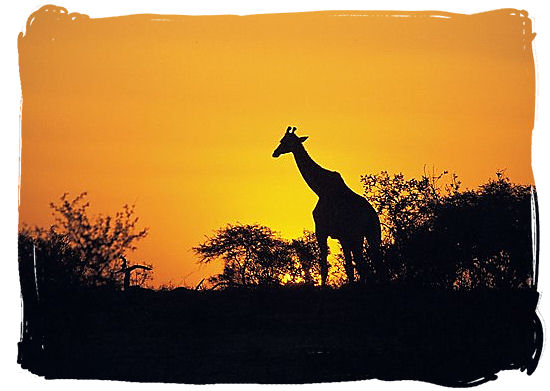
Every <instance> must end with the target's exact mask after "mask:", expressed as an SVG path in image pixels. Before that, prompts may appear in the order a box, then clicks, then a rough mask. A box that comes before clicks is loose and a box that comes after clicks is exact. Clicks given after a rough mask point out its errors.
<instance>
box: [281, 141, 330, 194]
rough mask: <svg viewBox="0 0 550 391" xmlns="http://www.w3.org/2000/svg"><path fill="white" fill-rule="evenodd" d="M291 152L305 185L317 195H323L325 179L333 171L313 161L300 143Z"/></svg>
mask: <svg viewBox="0 0 550 391" xmlns="http://www.w3.org/2000/svg"><path fill="white" fill-rule="evenodd" d="M292 154H293V155H294V160H295V161H296V165H297V166H298V170H300V174H302V177H303V178H304V180H305V181H306V183H307V185H308V186H309V187H310V188H311V190H313V192H314V193H315V194H317V195H318V196H319V197H321V196H323V195H324V193H325V192H326V191H327V190H328V189H326V184H327V181H328V180H329V178H330V176H331V175H334V174H335V173H333V172H332V171H329V170H327V169H324V168H323V167H321V166H320V165H318V164H317V163H315V162H314V161H313V159H312V158H311V157H310V156H309V154H308V153H307V151H306V149H305V148H304V146H303V145H300V146H299V147H298V148H297V149H296V150H295V151H293V152H292Z"/></svg>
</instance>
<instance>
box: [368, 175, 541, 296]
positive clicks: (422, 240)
mask: <svg viewBox="0 0 550 391" xmlns="http://www.w3.org/2000/svg"><path fill="white" fill-rule="evenodd" d="M449 175H450V174H448V173H447V172H444V173H443V174H441V175H437V176H436V175H432V176H428V175H426V174H425V175H423V176H422V178H421V179H420V180H418V179H414V178H413V179H410V180H406V179H405V178H404V177H403V175H402V174H397V175H394V176H390V175H388V174H387V173H386V172H382V173H380V174H378V175H366V176H363V177H362V178H361V180H362V182H363V186H364V189H365V193H364V195H365V196H366V197H367V199H368V200H369V201H370V202H371V203H372V204H373V206H374V207H375V208H376V209H377V211H378V213H379V214H380V216H381V220H382V224H383V228H384V232H385V238H384V241H383V251H384V253H385V260H386V264H387V266H388V267H389V269H390V270H391V275H392V277H393V279H394V280H398V281H407V282H413V283H415V284H423V285H432V286H439V287H447V288H450V287H453V288H476V287H491V288H495V287H501V288H505V287H507V288H508V287H514V288H523V287H530V286H532V283H533V264H534V262H533V261H534V257H533V249H532V232H531V225H532V216H531V199H532V193H531V192H532V191H533V192H534V189H533V190H532V188H531V187H530V186H524V185H517V184H513V183H511V182H510V180H509V179H508V178H507V177H506V176H504V174H503V173H502V172H498V173H497V178H496V179H491V180H489V181H488V182H487V183H485V184H483V185H481V186H479V187H478V188H477V189H475V190H465V191H461V189H460V182H459V181H458V180H457V177H456V176H455V175H452V176H450V178H449ZM445 179H447V181H446V183H445V182H444V180H445ZM442 182H443V183H442ZM533 196H534V195H533Z"/></svg>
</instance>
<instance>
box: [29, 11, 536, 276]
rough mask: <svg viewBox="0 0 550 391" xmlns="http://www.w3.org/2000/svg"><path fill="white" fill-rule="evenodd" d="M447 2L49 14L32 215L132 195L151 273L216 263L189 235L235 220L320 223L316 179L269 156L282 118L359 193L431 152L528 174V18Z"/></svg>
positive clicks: (35, 52) (470, 167)
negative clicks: (397, 8) (380, 7)
mask: <svg viewBox="0 0 550 391" xmlns="http://www.w3.org/2000/svg"><path fill="white" fill-rule="evenodd" d="M436 16H438V17H433V16H432V17H430V16H429V14H428V13H410V14H406V13H404V12H401V13H400V12H347V11H346V12H338V11H333V12H321V13H298V14H273V15H258V16H244V17H243V16H241V17H239V16H209V17H196V16H172V15H170V16H158V15H137V16H127V17H116V18H103V19H89V18H87V17H86V16H83V15H75V14H71V15H68V14H66V13H62V12H61V11H59V10H57V12H53V8H52V10H50V11H49V12H42V13H40V14H37V15H35V16H34V19H33V20H32V23H31V24H30V25H28V26H27V31H26V33H25V35H24V36H23V37H22V38H20V41H19V53H20V71H21V83H22V91H23V106H22V108H23V109H22V110H23V111H22V154H21V190H20V222H21V223H27V224H31V225H35V224H36V225H41V226H46V225H49V224H50V223H51V222H52V217H51V210H50V208H49V206H48V205H49V202H51V201H55V200H56V199H58V198H59V196H61V194H63V193H64V192H69V193H70V194H71V195H73V196H76V195H77V194H79V193H80V192H82V191H87V192H88V193H89V200H90V203H91V205H92V212H94V213H114V212H115V211H117V210H119V209H120V208H121V207H122V205H123V204H125V203H130V204H132V203H135V204H136V212H137V215H138V216H139V217H140V222H141V224H142V226H147V227H150V234H149V236H148V237H147V238H146V239H145V240H144V241H142V242H140V243H139V250H138V251H136V252H135V253H134V254H132V255H130V256H129V257H128V258H129V259H130V260H134V261H147V262H150V263H152V264H153V265H154V268H155V272H154V276H155V281H154V284H155V285H156V286H158V285H160V284H163V283H167V282H168V281H172V282H174V283H175V284H177V285H179V284H182V283H185V284H195V283H197V282H198V281H200V280H201V279H202V278H203V277H207V276H210V275H212V274H214V273H216V272H217V271H218V270H219V266H220V265H212V266H208V267H201V268H199V266H198V265H197V263H196V260H197V259H196V257H195V256H194V255H193V253H192V251H191V247H193V246H195V245H197V244H198V243H200V242H201V241H203V240H204V237H205V235H210V234H211V233H212V232H213V230H215V229H217V228H219V227H221V226H224V225H225V224H227V223H235V222H241V223H254V222H256V223H260V224H264V225H268V226H270V227H271V228H273V229H274V230H276V231H278V232H280V233H281V234H282V235H283V236H285V237H288V238H291V237H295V236H299V235H300V234H301V232H302V230H303V229H311V230H312V229H313V219H312V217H311V211H312V209H313V207H314V206H315V202H316V196H315V194H314V193H312V192H311V191H310V190H309V188H308V187H307V186H306V184H305V182H304V181H303V180H302V178H301V177H300V175H299V172H298V170H297V168H296V166H295V163H294V160H293V159H292V157H291V156H289V155H284V156H282V157H280V158H279V159H273V158H272V157H271V153H272V152H273V150H274V149H275V147H276V146H277V144H278V141H279V139H280V138H281V137H282V136H283V133H284V130H285V129H286V127H287V126H288V125H293V126H296V127H297V128H298V130H297V134H299V135H307V136H309V139H308V140H307V142H306V143H305V146H306V149H307V150H308V151H309V153H310V154H311V156H312V157H313V158H314V159H315V160H316V161H317V162H318V163H319V164H321V165H322V166H324V167H325V168H328V169H331V170H336V171H339V172H340V173H341V174H342V176H343V177H344V179H345V180H346V183H347V184H348V185H349V186H350V187H351V188H352V189H354V190H355V191H357V192H358V193H362V188H361V185H360V182H359V177H360V175H361V174H368V173H377V172H380V171H382V170H386V171H389V172H390V173H396V172H403V173H404V174H405V175H407V176H418V175H420V174H421V173H422V172H423V168H424V166H425V165H426V166H428V167H430V168H431V167H432V166H434V167H435V169H438V170H443V169H446V170H449V171H454V172H456V173H457V174H458V175H459V177H460V178H461V179H462V181H463V184H464V185H465V186H467V187H475V186H477V185H478V184H480V183H482V182H484V181H486V180H487V179H488V178H490V177H492V176H494V173H495V171H496V170H499V169H506V173H507V174H508V175H509V176H510V178H511V179H512V180H513V181H514V182H519V183H532V181H533V178H532V172H531V164H530V149H531V130H532V127H533V119H534V107H535V106H534V99H535V76H534V66H533V58H532V54H531V40H530V38H531V37H530V22H529V20H528V19H527V18H526V17H524V16H521V15H519V13H515V14H512V13H511V11H509V12H501V13H487V14H478V15H474V16H462V15H450V14H442V13H439V14H437V15H436Z"/></svg>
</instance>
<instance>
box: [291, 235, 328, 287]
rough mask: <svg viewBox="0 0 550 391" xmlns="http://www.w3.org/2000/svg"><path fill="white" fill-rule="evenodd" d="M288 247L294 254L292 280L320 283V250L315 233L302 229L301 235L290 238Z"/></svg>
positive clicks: (310, 283)
mask: <svg viewBox="0 0 550 391" xmlns="http://www.w3.org/2000/svg"><path fill="white" fill-rule="evenodd" d="M290 247H291V249H292V251H293V253H294V256H295V262H294V271H295V272H294V273H293V276H292V277H293V278H292V281H293V282H295V283H300V282H303V283H305V284H307V285H319V284H320V283H321V266H320V264H319V259H320V257H321V251H320V250H319V245H318V244H317V239H316V237H315V233H314V232H311V231H307V230H304V232H303V235H302V236H301V237H299V238H296V239H292V241H291V243H290Z"/></svg>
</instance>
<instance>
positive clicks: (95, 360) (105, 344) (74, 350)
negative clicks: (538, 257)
mask: <svg viewBox="0 0 550 391" xmlns="http://www.w3.org/2000/svg"><path fill="white" fill-rule="evenodd" d="M537 300H538V294H537V293H536V292H535V291H528V290H510V291H503V290H485V291H477V292H466V293H464V292H446V291H437V290H428V289H426V290H419V289H412V288H411V289H405V288H396V287H392V288H391V289H390V288H385V289H383V288H377V289H372V288H371V289H368V288H365V287H347V288H346V287H345V288H342V289H340V290H330V289H329V290H321V289H318V288H290V289H289V288H285V289H282V288H281V289H271V290H267V289H266V290H226V291H190V290H186V289H183V288H179V289H176V290H173V291H150V290H143V289H135V290H132V291H129V292H126V293H124V292H117V293H114V292H107V291H100V290H94V291H87V292H80V293H74V292H73V293H59V294H56V295H52V294H50V295H49V297H42V298H41V303H40V305H39V306H36V308H29V307H32V306H30V305H28V303H26V305H27V308H26V310H25V317H26V318H25V319H26V322H30V323H28V329H29V330H30V331H29V332H27V333H26V336H25V338H24V341H23V342H21V343H20V344H19V345H20V354H19V362H20V363H21V365H22V366H23V367H24V368H27V369H29V370H30V371H31V372H33V373H35V374H38V375H42V376H45V377H46V378H71V379H72V378H75V379H113V380H130V381H140V382H152V381H155V382H178V383H217V382H223V383H235V382H238V383H249V382H254V383H304V382H332V381H344V380H360V379H371V378H377V379H383V380H401V379H415V380H422V381H427V382H432V383H436V384H442V385H447V386H467V385H472V384H476V383H478V382H484V381H487V380H491V379H494V378H496V376H495V374H496V373H497V372H498V371H500V370H503V369H521V370H526V372H527V373H532V371H534V369H535V368H536V365H537V362H538V358H539V355H540V351H541V347H542V328H541V324H540V321H539V319H538V317H537V316H536V314H535V308H536V303H537ZM40 313H42V314H44V316H43V317H42V318H41V317H40V316H36V315H37V314H40ZM38 335H42V336H43V339H42V340H41V339H40V338H39V337H37V336H38ZM42 344H43V345H44V348H43V349H41V347H40V346H41V345H42Z"/></svg>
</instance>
